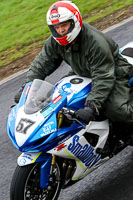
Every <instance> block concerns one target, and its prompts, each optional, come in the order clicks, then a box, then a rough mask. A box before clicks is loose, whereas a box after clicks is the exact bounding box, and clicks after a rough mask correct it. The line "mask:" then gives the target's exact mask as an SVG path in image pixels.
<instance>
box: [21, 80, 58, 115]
mask: <svg viewBox="0 0 133 200" xmlns="http://www.w3.org/2000/svg"><path fill="white" fill-rule="evenodd" d="M53 88H54V86H53V85H52V84H50V83H48V82H46V81H42V80H38V79H35V80H34V81H33V83H32V85H31V88H30V91H29V94H28V97H27V100H26V103H25V107H24V111H25V113H26V114H33V113H35V112H37V111H39V110H40V109H42V108H43V107H45V106H46V105H47V104H48V103H49V102H50V100H51V94H52V90H53Z"/></svg>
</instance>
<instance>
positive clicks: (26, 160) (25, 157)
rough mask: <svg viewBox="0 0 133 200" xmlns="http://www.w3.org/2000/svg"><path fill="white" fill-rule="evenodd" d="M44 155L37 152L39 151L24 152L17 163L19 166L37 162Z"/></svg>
mask: <svg viewBox="0 0 133 200" xmlns="http://www.w3.org/2000/svg"><path fill="white" fill-rule="evenodd" d="M41 157H42V152H37V153H28V152H26V153H22V154H21V155H20V156H19V157H18V160H17V163H18V165H19V166H25V165H30V164H33V163H35V162H37V160H38V162H39V161H41V160H42V159H40V158H41Z"/></svg>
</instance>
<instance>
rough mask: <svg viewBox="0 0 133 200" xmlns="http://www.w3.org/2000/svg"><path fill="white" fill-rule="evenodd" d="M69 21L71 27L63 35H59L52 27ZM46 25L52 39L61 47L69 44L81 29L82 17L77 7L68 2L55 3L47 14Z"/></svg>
mask: <svg viewBox="0 0 133 200" xmlns="http://www.w3.org/2000/svg"><path fill="white" fill-rule="evenodd" d="M66 21H71V26H70V28H69V30H68V32H67V34H65V35H63V36H62V35H59V34H58V33H57V32H56V30H55V28H54V26H55V25H56V24H60V23H62V22H66ZM47 24H48V26H49V28H50V30H51V33H52V36H53V38H54V39H55V40H56V41H57V42H58V43H59V44H61V45H67V44H70V43H71V42H72V41H73V40H74V39H75V38H76V37H77V35H78V34H79V32H80V30H81V28H82V17H81V15H80V11H79V9H78V7H77V6H76V5H75V4H74V3H72V2H70V1H58V2H55V3H54V4H53V5H52V6H51V7H50V8H49V10H48V12H47Z"/></svg>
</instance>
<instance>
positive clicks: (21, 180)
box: [10, 163, 61, 200]
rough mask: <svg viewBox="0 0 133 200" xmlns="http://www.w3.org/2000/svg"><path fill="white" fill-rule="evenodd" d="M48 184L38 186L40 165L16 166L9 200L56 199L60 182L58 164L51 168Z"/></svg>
mask: <svg viewBox="0 0 133 200" xmlns="http://www.w3.org/2000/svg"><path fill="white" fill-rule="evenodd" d="M51 174H52V175H51V177H50V180H49V185H48V187H47V188H46V189H42V188H40V165H39V164H34V165H26V166H23V167H20V166H17V167H16V170H15V172H14V175H13V178H12V182H11V187H10V200H56V199H58V196H59V193H60V190H61V183H60V169H59V167H58V164H57V163H56V165H55V166H54V167H53V168H52V173H51Z"/></svg>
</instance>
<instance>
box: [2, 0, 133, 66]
mask: <svg viewBox="0 0 133 200" xmlns="http://www.w3.org/2000/svg"><path fill="white" fill-rule="evenodd" d="M54 2H55V1H53V0H49V1H46V0H28V1H27V0H0V58H1V59H0V66H3V65H5V64H7V63H10V62H11V61H13V60H14V59H16V58H19V57H21V56H23V55H24V54H25V53H27V52H28V51H29V50H30V49H31V44H32V47H33V46H37V45H38V43H39V44H40V43H44V41H45V39H46V38H47V37H48V35H49V34H50V32H49V29H48V27H47V24H46V13H47V10H48V8H49V6H51V4H52V3H54ZM73 2H74V3H75V4H76V5H77V6H78V7H79V8H80V11H81V14H82V17H83V19H84V20H85V21H86V22H87V23H90V22H94V21H96V20H98V19H100V18H102V17H104V16H106V15H109V14H110V13H113V12H115V11H116V10H119V9H122V8H124V7H127V6H129V5H131V4H133V2H132V0H127V1H125V0H112V1H110V0H102V1H101V0H73ZM88 16H89V17H88ZM90 16H91V17H90Z"/></svg>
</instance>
